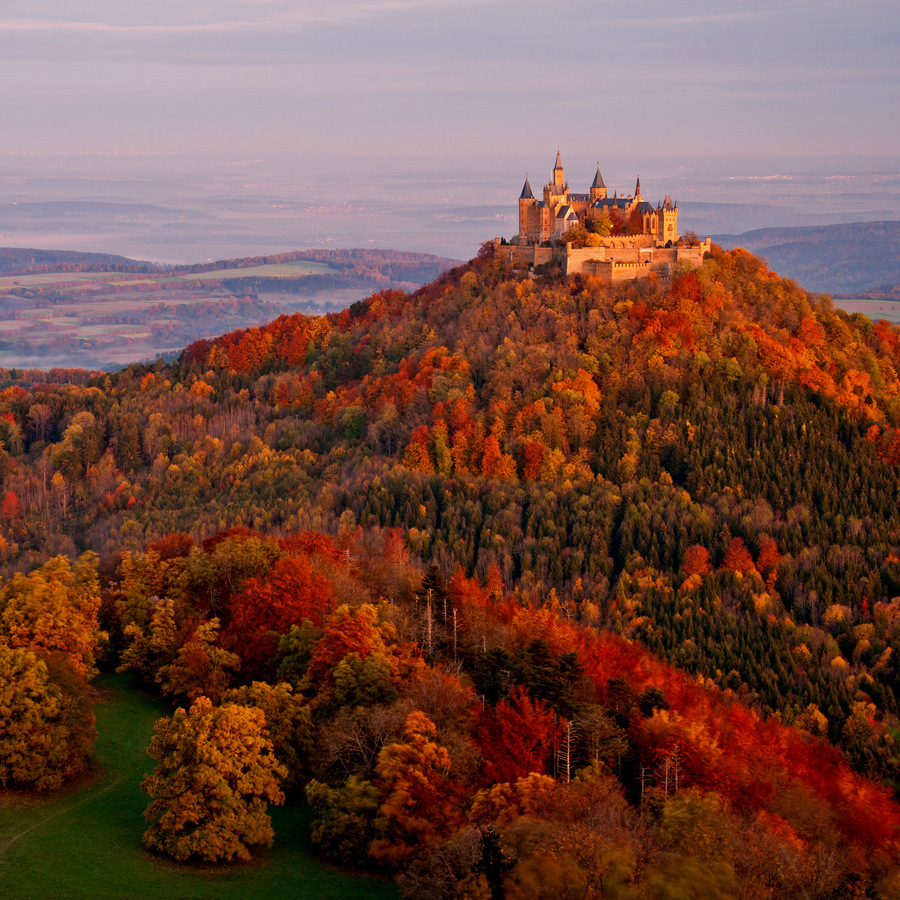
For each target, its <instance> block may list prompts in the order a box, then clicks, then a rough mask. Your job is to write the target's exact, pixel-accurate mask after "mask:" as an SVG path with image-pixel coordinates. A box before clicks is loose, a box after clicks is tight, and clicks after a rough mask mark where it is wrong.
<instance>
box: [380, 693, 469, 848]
mask: <svg viewBox="0 0 900 900" xmlns="http://www.w3.org/2000/svg"><path fill="white" fill-rule="evenodd" d="M403 733H404V740H403V741H400V742H396V743H393V744H388V745H387V746H385V747H384V748H383V749H382V751H381V753H380V754H379V757H378V764H377V766H376V773H377V777H376V780H375V783H376V785H377V786H378V787H379V788H380V789H381V791H382V796H383V797H384V800H383V802H382V804H381V807H380V808H379V810H378V818H377V819H376V820H375V828H376V831H377V832H380V836H379V837H377V838H376V839H375V840H374V841H373V842H372V845H371V847H370V848H369V853H370V854H371V856H372V857H373V858H374V859H376V860H378V861H380V862H384V863H390V864H397V863H402V862H405V861H406V860H408V859H410V858H411V857H412V856H414V855H415V854H417V853H420V852H422V851H424V850H426V849H427V848H428V847H429V846H430V845H432V844H435V843H437V842H438V841H439V840H441V839H443V838H446V837H447V835H448V834H449V833H450V832H451V830H452V829H453V828H454V827H456V826H458V825H461V824H462V815H461V813H460V810H459V798H458V796H457V795H458V789H457V787H456V785H455V784H454V783H453V781H452V780H451V779H450V754H449V753H448V752H447V750H446V749H445V748H444V747H442V746H441V745H440V744H439V743H437V741H436V735H437V731H436V729H435V727H434V723H433V722H432V721H431V720H430V719H429V718H428V717H427V716H426V715H425V714H424V713H423V712H420V711H418V710H416V711H414V712H411V713H410V714H409V716H408V717H407V719H406V724H405V726H404V729H403Z"/></svg>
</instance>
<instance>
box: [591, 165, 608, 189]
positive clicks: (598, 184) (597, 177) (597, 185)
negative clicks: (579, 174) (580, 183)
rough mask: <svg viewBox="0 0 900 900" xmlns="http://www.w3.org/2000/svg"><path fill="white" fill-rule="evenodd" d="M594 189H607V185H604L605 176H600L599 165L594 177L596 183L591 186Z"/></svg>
mask: <svg viewBox="0 0 900 900" xmlns="http://www.w3.org/2000/svg"><path fill="white" fill-rule="evenodd" d="M591 187H592V188H605V187H606V185H605V184H604V183H603V176H602V175H601V174H600V166H599V164H598V165H597V174H596V175H595V176H594V182H593V184H592V185H591Z"/></svg>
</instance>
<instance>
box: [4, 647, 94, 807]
mask: <svg viewBox="0 0 900 900" xmlns="http://www.w3.org/2000/svg"><path fill="white" fill-rule="evenodd" d="M75 692H77V687H76V688H75ZM75 692H73V690H71V689H70V690H69V691H68V692H67V691H65V690H64V689H63V687H61V686H60V684H58V683H57V682H56V681H54V679H53V678H52V675H51V672H50V671H49V669H48V666H47V663H46V661H45V660H43V659H41V658H40V657H39V656H38V655H37V654H36V653H34V652H33V651H31V650H27V649H25V648H21V647H8V646H6V645H5V644H2V643H0V716H2V727H0V785H2V786H3V787H30V788H36V789H37V790H52V789H54V788H57V787H59V786H60V785H61V784H62V782H63V780H64V779H65V778H68V777H70V776H72V775H75V774H77V773H78V772H79V771H80V770H81V769H82V768H83V767H84V764H85V754H86V753H87V750H88V749H89V746H90V743H91V738H93V722H94V718H93V714H92V713H91V711H90V705H89V703H88V701H87V698H86V697H84V696H76V695H75Z"/></svg>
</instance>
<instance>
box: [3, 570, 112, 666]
mask: <svg viewBox="0 0 900 900" xmlns="http://www.w3.org/2000/svg"><path fill="white" fill-rule="evenodd" d="M96 560H97V556H96V554H94V553H85V554H84V555H83V556H80V557H79V558H78V561H77V562H76V563H75V568H74V570H73V569H72V565H71V563H70V562H69V560H68V559H67V558H66V557H64V556H57V557H55V558H54V559H51V560H49V561H48V562H46V563H44V565H42V566H41V567H40V568H39V569H35V570H34V571H33V572H30V573H29V574H28V575H23V574H22V573H21V572H17V573H16V574H15V575H14V576H13V577H12V580H10V581H8V582H7V583H6V584H5V585H3V588H2V589H0V638H4V639H5V640H6V641H7V643H8V644H9V645H10V646H11V647H29V648H31V649H34V650H42V651H45V652H47V653H60V654H62V655H63V656H64V657H65V659H66V663H67V665H68V666H69V668H70V669H71V670H72V671H73V672H74V673H75V674H76V675H78V676H80V677H81V678H90V677H91V676H93V675H94V674H95V672H96V669H95V667H94V663H95V659H96V656H97V652H98V649H99V645H100V641H101V640H103V639H104V638H105V635H104V634H103V632H102V631H101V630H100V624H99V619H98V616H99V612H100V583H99V581H98V579H97V562H96Z"/></svg>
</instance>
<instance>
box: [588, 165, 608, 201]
mask: <svg viewBox="0 0 900 900" xmlns="http://www.w3.org/2000/svg"><path fill="white" fill-rule="evenodd" d="M590 196H591V203H596V202H597V201H598V200H605V199H606V184H604V182H603V176H602V175H601V174H600V163H597V174H596V175H595V176H594V181H593V183H592V184H591V190H590Z"/></svg>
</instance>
